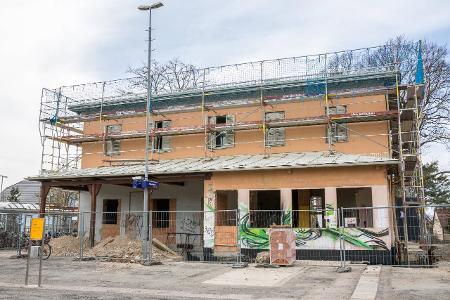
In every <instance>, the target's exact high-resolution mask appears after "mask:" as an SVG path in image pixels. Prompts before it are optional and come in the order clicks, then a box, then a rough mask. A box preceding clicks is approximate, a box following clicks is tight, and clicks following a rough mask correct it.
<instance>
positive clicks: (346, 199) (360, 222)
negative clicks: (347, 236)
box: [336, 187, 373, 228]
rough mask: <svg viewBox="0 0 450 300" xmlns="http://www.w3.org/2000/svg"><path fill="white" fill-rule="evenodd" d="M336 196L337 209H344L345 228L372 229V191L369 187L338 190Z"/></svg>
mask: <svg viewBox="0 0 450 300" xmlns="http://www.w3.org/2000/svg"><path fill="white" fill-rule="evenodd" d="M336 196H337V206H338V208H339V209H340V208H341V207H343V208H344V210H343V217H344V224H343V225H344V226H345V227H359V228H367V227H373V210H372V189H371V188H370V187H363V188H338V189H336Z"/></svg>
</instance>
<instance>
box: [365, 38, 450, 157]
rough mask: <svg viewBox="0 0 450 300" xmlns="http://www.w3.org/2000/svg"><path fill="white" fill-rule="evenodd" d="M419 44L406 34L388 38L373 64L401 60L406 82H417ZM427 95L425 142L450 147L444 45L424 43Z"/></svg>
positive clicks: (449, 70) (449, 73)
mask: <svg viewBox="0 0 450 300" xmlns="http://www.w3.org/2000/svg"><path fill="white" fill-rule="evenodd" d="M418 48H419V44H418V42H416V41H412V40H408V39H406V38H405V37H403V36H399V37H396V38H393V39H391V40H389V41H387V42H386V45H385V48H382V49H380V50H379V51H377V52H376V53H373V54H372V55H371V56H370V58H369V60H370V64H371V65H372V66H376V65H380V64H382V63H384V62H386V61H390V62H395V63H398V66H399V69H400V75H401V82H402V83H408V84H411V83H414V82H415V75H416V71H417V70H416V69H417V55H418ZM422 50H423V61H424V74H425V97H424V100H423V103H422V106H421V114H420V116H419V122H420V131H421V140H422V146H424V145H428V144H432V143H439V144H442V145H444V146H445V147H446V148H447V149H449V150H450V118H449V116H450V63H449V61H448V50H447V48H446V46H444V45H438V44H436V43H433V42H430V41H424V42H423V43H422Z"/></svg>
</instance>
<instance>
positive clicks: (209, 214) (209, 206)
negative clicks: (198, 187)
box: [203, 180, 216, 248]
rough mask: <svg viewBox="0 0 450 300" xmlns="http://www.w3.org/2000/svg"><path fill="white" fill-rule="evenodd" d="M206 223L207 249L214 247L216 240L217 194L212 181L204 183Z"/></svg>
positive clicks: (204, 238)
mask: <svg viewBox="0 0 450 300" xmlns="http://www.w3.org/2000/svg"><path fill="white" fill-rule="evenodd" d="M203 209H204V222H203V242H204V247H205V248H213V247H214V238H215V209H216V194H215V191H214V189H213V184H212V181H211V180H205V183H204V197H203Z"/></svg>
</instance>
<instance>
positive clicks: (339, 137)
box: [326, 105, 348, 143]
mask: <svg viewBox="0 0 450 300" xmlns="http://www.w3.org/2000/svg"><path fill="white" fill-rule="evenodd" d="M328 112H329V115H330V116H332V115H340V114H345V113H347V107H346V106H345V105H337V106H330V107H329V108H328ZM328 130H330V132H328ZM326 136H327V139H326V141H327V143H328V139H329V138H331V141H332V142H333V143H336V142H338V143H339V142H348V128H347V124H346V123H336V122H331V124H330V126H327V130H326Z"/></svg>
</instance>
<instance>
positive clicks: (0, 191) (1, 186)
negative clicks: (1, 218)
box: [0, 175, 8, 201]
mask: <svg viewBox="0 0 450 300" xmlns="http://www.w3.org/2000/svg"><path fill="white" fill-rule="evenodd" d="M0 178H1V183H0V194H1V193H2V192H3V179H4V178H8V176H5V175H0ZM2 200H3V197H2V198H1V199H0V201H2Z"/></svg>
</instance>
